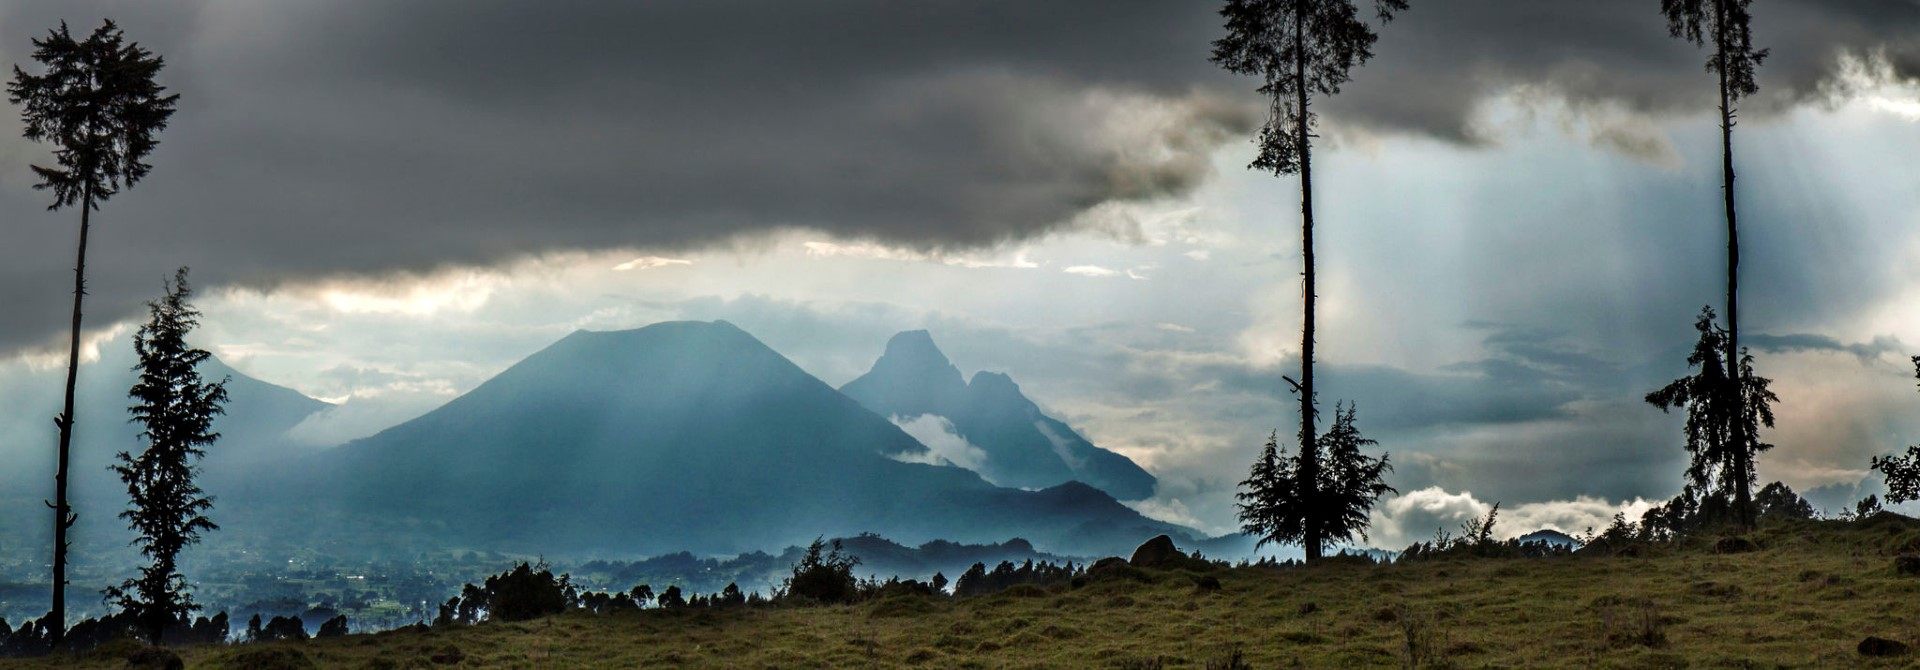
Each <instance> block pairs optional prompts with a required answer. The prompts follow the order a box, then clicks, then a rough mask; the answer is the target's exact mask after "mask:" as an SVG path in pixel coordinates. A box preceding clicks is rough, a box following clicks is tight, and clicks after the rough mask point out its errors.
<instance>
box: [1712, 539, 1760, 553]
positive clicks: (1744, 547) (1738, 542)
mask: <svg viewBox="0 0 1920 670" xmlns="http://www.w3.org/2000/svg"><path fill="white" fill-rule="evenodd" d="M1759 549H1760V545H1757V544H1754V543H1753V540H1749V539H1747V538H1744V537H1740V536H1738V535H1729V536H1727V537H1723V538H1720V539H1719V540H1717V541H1715V542H1714V543H1713V553H1716V554H1744V553H1747V552H1749V551H1757V550H1759Z"/></svg>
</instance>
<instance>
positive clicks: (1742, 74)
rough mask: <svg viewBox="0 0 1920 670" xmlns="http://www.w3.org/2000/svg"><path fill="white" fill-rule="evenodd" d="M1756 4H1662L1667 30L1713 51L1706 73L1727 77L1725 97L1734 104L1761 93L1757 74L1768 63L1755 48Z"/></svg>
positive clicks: (1718, 0)
mask: <svg viewBox="0 0 1920 670" xmlns="http://www.w3.org/2000/svg"><path fill="white" fill-rule="evenodd" d="M1752 4H1753V0H1660V13H1662V14H1665V15H1666V17H1667V30H1668V32H1670V33H1672V34H1673V36H1674V37H1677V38H1680V39H1683V40H1686V41H1687V42H1689V43H1692V44H1693V45H1694V46H1701V47H1707V46H1711V47H1713V54H1712V55H1709V56H1708V57H1707V71H1708V72H1713V73H1716V74H1724V75H1726V85H1725V88H1726V93H1727V97H1728V98H1729V99H1732V100H1737V99H1739V98H1742V97H1745V96H1749V95H1753V94H1754V93H1758V92H1759V91H1760V83H1759V81H1758V80H1757V79H1756V78H1755V76H1754V74H1755V72H1756V71H1758V70H1759V69H1760V63H1761V62H1763V61H1765V60H1766V59H1767V50H1766V49H1755V48H1754V47H1753V26H1752V24H1753V14H1752V12H1751V11H1750V10H1749V6H1750V5H1752Z"/></svg>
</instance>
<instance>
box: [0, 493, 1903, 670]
mask: <svg viewBox="0 0 1920 670" xmlns="http://www.w3.org/2000/svg"><path fill="white" fill-rule="evenodd" d="M1753 539H1754V540H1755V541H1757V542H1758V544H1759V545H1760V547H1761V548H1760V549H1759V550H1758V551H1753V552H1748V553H1732V554H1720V553H1714V552H1713V551H1712V550H1711V549H1710V548H1706V547H1704V546H1702V547H1695V548H1673V547H1641V548H1639V549H1641V551H1639V552H1637V553H1640V554H1642V555H1640V556H1605V557H1602V556H1590V555H1579V556H1570V557H1560V558H1547V559H1440V560H1431V561H1423V562H1414V563H1409V564H1402V565H1388V566H1379V567H1375V566H1368V565H1356V564H1329V565H1321V566H1315V567H1313V568H1292V569H1275V568H1258V567H1255V568H1239V569H1232V570H1220V571H1216V572H1213V573H1210V575H1211V576H1213V577H1215V578H1217V579H1218V581H1219V583H1220V588H1218V589H1217V590H1209V589H1203V588H1200V587H1199V586H1197V584H1199V583H1200V582H1202V581H1205V580H1204V577H1205V575H1200V574H1196V573H1190V572H1184V571H1174V572H1163V571H1141V572H1139V573H1137V574H1136V575H1135V576H1134V577H1138V578H1137V579H1136V578H1134V577H1129V576H1121V577H1117V578H1102V579H1095V580H1090V581H1089V582H1088V583H1086V584H1084V585H1083V586H1081V587H1079V588H1071V587H1068V586H1064V585H1063V586H1060V587H1056V588H1053V589H1038V588H1033V587H1016V588H1015V589H1013V590H1011V591H1009V592H1005V593H1000V594H996V595H992V596H986V597H980V598H973V599H966V600H951V599H933V598H922V597H896V598H889V599H883V600H879V601H875V602H867V603H862V604H859V605H853V606H845V607H824V608H764V609H698V610H678V611H658V610H651V611H641V612H630V613H624V614H616V615H606V616H595V615H591V614H584V613H580V614H568V615H563V616H558V617H552V618H548V619H541V620H535V621H531V622H522V623H512V624H497V623H487V624H481V625H478V626H473V627H464V628H451V629H442V630H432V631H425V632H395V633H386V634H378V635H356V636H349V637H345V638H336V639H330V640H314V641H308V642H300V643H273V644H262V645H245V646H233V647H204V648H189V649H182V650H180V651H181V654H182V656H183V657H184V658H185V659H186V662H187V666H188V667H211V668H220V667H256V668H258V667H300V666H299V665H294V666H283V665H281V664H280V663H279V662H283V661H292V662H293V663H295V664H302V663H303V662H311V663H312V664H313V665H314V666H315V667H346V668H354V667H365V668H395V667H444V665H437V664H436V661H435V657H436V656H437V657H439V658H438V661H439V662H440V663H445V662H447V661H453V660H454V659H455V658H458V659H459V660H458V662H459V663H460V664H461V665H463V666H478V667H540V668H556V667H560V668H564V667H728V668H734V667H743V668H759V667H781V668H788V667H894V666H901V667H909V666H919V667H981V668H1020V667H1095V668H1103V667H1111V668H1155V667H1165V668H1185V667H1192V668H1205V667H1210V666H1211V667H1230V666H1226V665H1213V664H1223V663H1225V662H1226V661H1227V659H1228V658H1229V657H1230V656H1231V654H1232V652H1233V650H1234V649H1236V648H1237V649H1239V650H1240V651H1241V652H1242V653H1243V654H1244V656H1243V660H1244V662H1245V663H1246V664H1247V666H1243V667H1254V668H1271V667H1403V666H1405V665H1406V664H1407V662H1408V660H1409V658H1410V657H1415V656H1417V657H1418V661H1419V667H1625V668H1643V667H1644V668H1654V667H1661V668H1665V667H1781V666H1785V667H1912V666H1914V665H1915V661H1914V660H1913V659H1914V658H1915V657H1911V656H1909V657H1899V658H1887V659H1875V658H1865V657H1862V656H1860V655H1859V654H1858V653H1857V652H1856V651H1855V648H1856V645H1858V644H1859V642H1860V641H1861V640H1862V639H1863V638H1864V637H1866V636H1869V635H1875V636H1880V637H1884V638H1890V639H1893V640H1897V641H1901V642H1906V643H1909V644H1911V643H1913V642H1915V641H1916V640H1915V638H1916V636H1917V635H1920V577H1915V576H1906V575H1900V574H1898V573H1897V572H1896V571H1895V569H1894V567H1893V566H1894V561H1893V556H1895V555H1896V554H1899V553H1902V552H1906V551H1912V550H1914V549H1920V523H1916V522H1914V521H1912V520H1908V519H1901V518H1894V517H1890V516H1888V517H1882V518H1879V519H1875V520H1873V521H1869V522H1864V523H1859V524H1845V523H1842V522H1837V521H1825V522H1808V523H1796V524H1791V525H1782V526H1772V527H1768V528H1765V529H1763V530H1762V531H1760V532H1759V533H1758V534H1756V535H1755V536H1753ZM1143 580H1144V581H1143ZM1410 643H1411V644H1410ZM121 658H123V654H113V653H99V652H97V653H96V655H95V656H94V657H91V658H86V657H83V658H80V659H66V660H54V659H46V660H41V661H31V662H14V663H12V664H5V663H0V667H8V668H11V667H101V668H107V667H122V664H123V663H124V661H122V660H120V659H121Z"/></svg>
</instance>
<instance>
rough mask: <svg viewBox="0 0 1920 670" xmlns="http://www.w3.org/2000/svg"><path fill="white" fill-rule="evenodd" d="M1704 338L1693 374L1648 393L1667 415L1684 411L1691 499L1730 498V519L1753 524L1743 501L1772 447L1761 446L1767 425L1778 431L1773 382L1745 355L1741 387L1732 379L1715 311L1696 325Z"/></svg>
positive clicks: (1705, 310)
mask: <svg viewBox="0 0 1920 670" xmlns="http://www.w3.org/2000/svg"><path fill="white" fill-rule="evenodd" d="M1694 330H1696V331H1698V332H1699V333H1700V337H1699V339H1698V340H1696V341H1695V342H1694V346H1693V352H1692V353H1690V354H1688V356H1687V366H1688V367H1689V368H1694V369H1696V371H1695V372H1694V373H1693V374H1690V375H1687V376H1685V377H1681V378H1679V379H1676V380H1674V381H1672V382H1670V383H1668V384H1667V385H1666V386H1663V387H1660V388H1659V389H1656V390H1654V391H1653V392H1651V393H1648V394H1647V397H1646V400H1647V402H1648V403H1649V404H1651V405H1653V406H1655V407H1658V408H1660V411H1663V412H1667V411H1672V410H1673V409H1676V408H1685V409H1686V411H1687V421H1686V425H1685V428H1684V432H1685V434H1686V449H1687V453H1688V454H1690V455H1691V459H1690V460H1689V462H1688V465H1687V486H1688V488H1689V489H1690V490H1691V495H1695V496H1711V495H1721V496H1725V497H1726V498H1727V499H1728V501H1729V503H1730V504H1731V505H1732V506H1733V509H1731V510H1729V511H1730V513H1731V518H1730V519H1728V520H1731V521H1737V522H1741V523H1750V521H1751V520H1752V519H1753V518H1754V511H1753V510H1752V509H1740V508H1739V502H1740V501H1742V500H1750V498H1749V497H1748V495H1747V491H1749V490H1750V489H1751V488H1752V486H1753V485H1754V483H1755V480H1756V475H1755V473H1754V468H1753V462H1754V458H1755V457H1756V456H1758V455H1759V454H1760V452H1763V451H1766V450H1768V449H1771V448H1773V445H1771V444H1767V443H1765V442H1761V441H1760V439H1759V430H1760V428H1761V427H1762V426H1764V427H1767V428H1772V427H1773V403H1774V402H1777V401H1779V400H1780V397H1779V396H1777V395H1774V393H1773V391H1772V389H1771V386H1772V384H1773V380H1770V379H1767V378H1765V377H1760V376H1758V375H1755V374H1754V372H1753V357H1752V356H1751V355H1748V354H1747V353H1746V352H1745V351H1742V352H1741V360H1740V365H1739V367H1738V370H1739V374H1740V379H1739V381H1738V383H1735V382H1733V381H1732V380H1730V379H1729V378H1728V375H1727V367H1726V365H1725V360H1724V359H1723V358H1722V353H1721V352H1722V351H1723V347H1724V344H1725V342H1726V340H1725V338H1726V337H1727V331H1726V330H1725V329H1723V328H1721V327H1720V326H1719V325H1717V324H1716V323H1715V322H1714V313H1713V308H1712V307H1702V308H1701V309H1700V317H1699V318H1698V319H1697V320H1696V321H1695V322H1694Z"/></svg>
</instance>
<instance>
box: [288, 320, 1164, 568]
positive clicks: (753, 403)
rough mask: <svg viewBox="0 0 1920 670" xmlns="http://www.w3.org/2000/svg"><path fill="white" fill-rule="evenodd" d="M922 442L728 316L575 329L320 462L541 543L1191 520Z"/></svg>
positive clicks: (340, 491)
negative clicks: (1024, 484) (1016, 474)
mask: <svg viewBox="0 0 1920 670" xmlns="http://www.w3.org/2000/svg"><path fill="white" fill-rule="evenodd" d="M922 449H924V447H922V446H921V445H920V444H919V443H917V442H915V441H914V440H913V438H912V437H910V436H908V435H907V434H906V433H904V432H902V431H901V430H900V429H899V428H898V427H897V426H894V425H893V424H892V423H890V422H888V421H887V420H886V419H884V418H881V417H880V416H878V415H876V414H874V413H872V412H870V411H868V410H867V409H865V408H863V407H861V406H860V405H859V404H858V403H856V402H854V401H853V400H852V399H849V398H848V397H846V396H844V395H842V394H840V393H839V392H837V391H835V390H834V389H833V388H832V387H829V386H827V385H826V384H825V383H823V382H821V381H819V380H818V379H815V378H814V377H813V376H811V375H809V374H807V373H806V372H805V371H803V370H801V369H800V368H799V367H797V366H795V365H794V364H793V363H792V362H790V361H788V360H787V359H786V358H785V357H782V356H781V355H780V354H778V353H776V352H774V351H773V350H772V349H769V348H767V347H766V345H764V344H762V343H761V342H760V341H759V340H756V339H754V338H753V336H751V335H748V334H747V333H746V332H744V331H742V330H740V329H739V328H736V327H734V326H733V325H732V324H728V323H726V322H713V323H700V322H674V323H661V324H655V325H652V326H648V327H646V328H641V329H638V330H630V331H621V332H584V331H583V332H577V333H574V334H572V335H569V336H567V337H566V338H564V339H562V340H560V341H559V342H556V343H555V344H553V345H552V346H550V347H548V348H547V349H545V350H542V351H540V352H539V353H536V354H534V355H532V356H530V357H528V358H527V359H526V360H524V361H522V362H520V363H518V364H516V365H514V366H513V367H511V368H509V369H507V370H506V371H504V372H502V373H500V374H499V375H498V376H496V377H494V378H493V379H490V380H488V381H487V382H485V383H483V384H481V385H480V386H479V387H477V388H475V389H474V390H473V391H471V392H469V393H467V394H466V395H464V396H461V397H460V398H457V399H455V400H454V401H452V402H449V403H448V404H446V405H445V406H442V407H441V408H439V409H436V410H434V411H432V412H429V413H427V414H426V415H424V416H421V417H419V418H417V419H415V420H413V421H409V422H407V423H404V424H401V425H399V426H396V427H393V428H390V429H388V430H386V431H384V432H381V433H379V434H377V435H374V436H372V437H369V438H365V439H362V440H357V441H354V442H351V443H348V444H347V445H344V446H342V447H339V448H338V449H335V450H333V451H332V452H329V453H326V454H322V455H321V456H319V457H317V458H316V460H315V462H314V464H313V467H314V469H315V471H317V472H320V473H322V475H321V479H320V481H322V482H323V483H324V487H325V488H323V489H321V490H320V491H315V492H314V493H315V494H318V493H320V492H324V493H326V494H328V495H327V496H326V498H325V499H328V500H335V501H339V502H340V503H342V504H343V505H344V506H345V507H346V508H347V509H348V510H349V511H351V512H354V513H360V514H374V515H378V516H379V517H380V518H381V519H383V520H387V521H391V520H393V519H396V518H405V519H413V520H417V521H418V522H420V525H421V527H422V528H433V529H439V530H440V531H442V532H444V533H446V535H447V536H449V537H457V538H459V539H460V540H461V541H462V542H466V543H469V544H470V545H486V546H499V547H505V548H519V549H523V550H527V551H540V552H576V553H607V552H618V553H621V554H628V555H631V554H634V553H650V552H662V551H679V550H688V551H694V552H696V553H717V552H738V551H745V550H752V549H761V548H777V547H782V546H786V545H790V544H799V543H804V542H806V541H809V540H811V539H813V538H814V537H815V536H818V535H826V536H834V535H852V534H854V533H857V532H862V531H874V532H880V533H883V534H885V535H887V536H889V537H896V538H900V539H902V540H907V541H915V542H918V541H925V540H932V539H937V538H938V539H949V540H954V541H962V542H985V541H998V540H1003V539H1005V538H1007V537H1010V536H1019V537H1026V538H1029V539H1031V540H1033V541H1034V543H1035V544H1036V545H1038V546H1041V547H1043V548H1044V549H1047V550H1049V551H1062V552H1088V551H1111V550H1114V548H1117V547H1130V546H1131V545H1132V544H1134V543H1138V542H1139V541H1140V539H1141V538H1143V537H1148V536H1151V535H1152V534H1153V533H1156V532H1175V533H1180V532H1181V531H1182V529H1179V528H1177V527H1173V526H1170V525H1169V524H1164V523H1160V522H1156V521H1152V520H1149V519H1146V518H1144V517H1141V516H1140V515H1139V514H1137V513H1134V512H1133V511H1132V510H1130V509H1127V508H1126V507H1125V506H1124V505H1120V504H1119V503H1118V502H1117V501H1114V500H1113V499H1112V498H1111V497H1109V496H1106V495H1105V494H1102V493H1100V492H1098V491H1094V490H1092V489H1086V488H1085V487H1079V488H1080V489H1085V490H1079V489H1074V488H1068V487H1062V488H1063V489H1065V490H1063V491H1040V492H1026V491H1018V490H1009V489H1000V488H997V487H994V486H993V485H991V484H988V483H987V482H986V481H984V480H982V479H981V478H980V477H979V476H978V475H975V474H974V473H972V472H969V471H967V470H964V469H961V468H955V467H943V466H932V465H924V464H916V463H904V462H900V461H898V460H895V459H893V458H889V457H888V455H890V454H900V453H908V452H913V451H916V450H922ZM1168 529H1171V531H1169V530H1168ZM1142 533H1145V534H1144V535H1143V534H1142Z"/></svg>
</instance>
